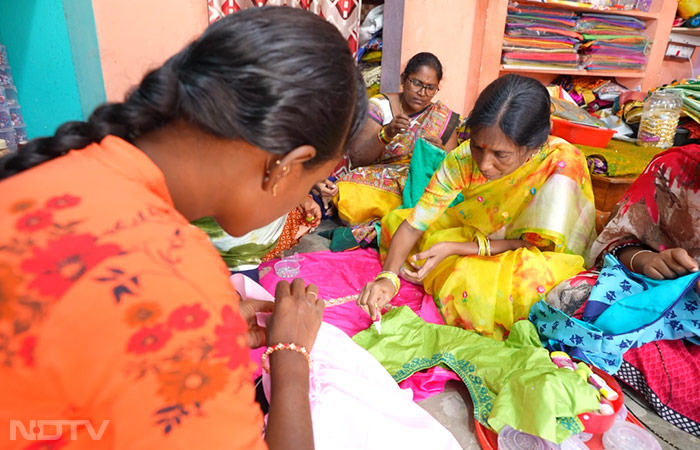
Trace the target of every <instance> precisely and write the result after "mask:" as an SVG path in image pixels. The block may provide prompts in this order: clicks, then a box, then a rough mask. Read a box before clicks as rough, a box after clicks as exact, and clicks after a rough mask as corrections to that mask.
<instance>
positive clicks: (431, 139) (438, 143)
mask: <svg viewBox="0 0 700 450" xmlns="http://www.w3.org/2000/svg"><path fill="white" fill-rule="evenodd" d="M421 137H422V138H423V139H425V140H426V141H428V142H430V143H431V144H433V145H434V146H435V147H437V148H440V149H442V150H444V149H445V147H444V146H443V145H442V139H440V138H437V137H435V136H433V135H432V134H424V135H423V136H421Z"/></svg>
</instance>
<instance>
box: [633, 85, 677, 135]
mask: <svg viewBox="0 0 700 450" xmlns="http://www.w3.org/2000/svg"><path fill="white" fill-rule="evenodd" d="M681 104H682V100H681V97H680V95H678V94H677V93H675V92H668V91H656V92H654V93H653V94H651V96H649V97H648V98H647V99H646V100H645V101H644V109H643V110H642V120H641V121H640V122H639V132H638V133H637V145H639V146H642V147H656V148H671V147H673V138H674V137H675V136H676V128H677V127H678V119H679V118H680V115H681Z"/></svg>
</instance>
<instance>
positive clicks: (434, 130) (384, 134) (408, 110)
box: [334, 52, 460, 243]
mask: <svg viewBox="0 0 700 450" xmlns="http://www.w3.org/2000/svg"><path fill="white" fill-rule="evenodd" d="M441 79H442V65H441V64H440V60H438V58H437V57H436V56H435V55H433V54H432V53H426V52H424V53H418V54H417V55H415V56H413V57H412V58H411V59H410V60H409V62H408V63H407V64H406V69H405V70H404V72H403V73H402V74H401V86H402V89H403V90H402V92H401V93H398V94H379V95H376V96H374V97H372V98H371V99H370V100H369V108H368V118H367V121H366V123H365V126H364V128H363V130H362V134H361V135H360V136H359V138H358V139H357V143H356V145H354V148H353V149H351V151H350V158H351V163H352V165H353V166H354V167H355V169H354V170H352V171H351V172H350V173H348V174H347V175H345V176H343V177H341V178H340V179H338V181H337V182H336V184H337V188H338V190H337V194H336V196H335V198H334V201H335V203H336V206H337V208H338V216H339V217H340V219H342V220H343V221H344V222H346V223H348V224H349V225H350V226H351V227H352V230H353V235H354V236H355V239H356V240H357V242H358V243H362V242H363V241H367V242H371V241H372V240H373V239H374V236H375V233H374V223H375V222H377V221H378V220H379V219H381V218H382V217H384V216H385V215H386V214H387V213H388V212H389V211H391V210H393V209H395V208H397V207H399V206H400V205H401V202H402V197H401V195H402V193H403V188H404V185H405V184H406V178H407V177H408V168H409V163H410V161H411V155H412V154H413V145H414V144H415V142H416V140H418V139H419V138H424V139H426V140H427V141H429V142H431V143H432V144H434V145H437V146H439V147H441V148H443V149H447V150H450V149H453V148H455V147H456V146H457V135H456V132H455V130H456V128H457V126H458V125H459V121H460V117H459V114H457V113H455V112H453V111H452V110H451V109H450V108H448V107H447V106H446V105H445V104H444V103H442V102H440V101H439V100H438V101H435V102H433V101H432V99H433V97H434V96H435V94H437V91H438V89H439V87H438V86H439V84H440V80H441Z"/></svg>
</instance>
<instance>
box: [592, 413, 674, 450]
mask: <svg viewBox="0 0 700 450" xmlns="http://www.w3.org/2000/svg"><path fill="white" fill-rule="evenodd" d="M603 445H605V448H606V450H641V449H644V450H661V445H660V444H659V443H658V441H657V440H656V439H655V438H654V436H653V435H652V434H651V433H649V432H648V431H647V430H644V429H642V428H639V427H638V426H635V425H632V424H631V423H627V422H624V421H619V420H618V421H617V422H615V424H614V425H613V426H612V427H611V428H610V429H609V430H608V431H607V432H606V433H605V434H604V435H603Z"/></svg>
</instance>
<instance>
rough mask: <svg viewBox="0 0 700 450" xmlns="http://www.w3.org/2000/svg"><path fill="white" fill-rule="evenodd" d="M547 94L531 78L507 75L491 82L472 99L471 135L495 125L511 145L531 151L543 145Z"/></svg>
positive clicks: (468, 120) (548, 125)
mask: <svg viewBox="0 0 700 450" xmlns="http://www.w3.org/2000/svg"><path fill="white" fill-rule="evenodd" d="M550 105H551V100H550V99H549V92H548V91H547V88H545V87H544V85H543V84H542V83H540V82H539V81H537V80H535V79H534V78H529V77H524V76H522V75H517V74H508V75H504V76H502V77H500V78H497V79H496V80H495V81H493V82H491V84H489V85H488V86H486V88H485V89H484V90H483V91H482V92H481V94H479V98H477V99H476V103H475V104H474V109H473V110H472V112H471V114H470V115H469V118H468V119H467V125H468V126H469V129H470V131H471V133H472V134H474V133H475V132H476V131H478V130H479V129H480V128H485V127H490V126H492V125H498V128H499V129H500V130H501V131H502V132H503V134H505V135H506V136H507V137H508V138H509V139H510V140H511V141H513V142H514V143H515V144H517V145H519V146H521V147H525V148H528V149H533V148H537V147H540V146H541V145H542V144H544V143H545V142H546V141H547V137H548V136H549V132H550V123H549V114H550Z"/></svg>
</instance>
